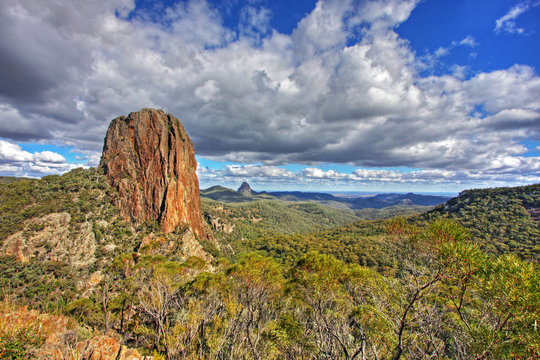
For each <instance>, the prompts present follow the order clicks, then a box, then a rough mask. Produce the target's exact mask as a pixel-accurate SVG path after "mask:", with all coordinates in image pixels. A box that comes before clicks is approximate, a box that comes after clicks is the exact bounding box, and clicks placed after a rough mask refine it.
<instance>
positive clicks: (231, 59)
mask: <svg viewBox="0 0 540 360" xmlns="http://www.w3.org/2000/svg"><path fill="white" fill-rule="evenodd" d="M416 4H417V1H407V0H380V1H352V0H348V1H340V0H328V1H320V2H318V3H317V5H316V7H315V9H313V11H312V12H311V13H310V14H308V15H307V16H306V17H304V18H303V19H302V20H301V21H300V22H299V23H298V25H297V27H296V29H295V30H294V32H293V33H292V35H286V34H280V33H278V32H277V31H275V30H273V29H271V28H270V27H269V26H270V25H269V24H270V23H269V16H270V15H271V14H270V13H269V12H268V11H267V10H264V9H262V8H249V7H246V8H245V9H244V10H243V11H244V15H243V16H244V17H243V20H242V21H243V25H242V26H243V27H244V28H243V30H242V31H240V28H239V29H228V28H226V27H225V26H224V25H223V19H222V18H221V15H220V13H219V12H218V11H217V10H216V9H215V8H214V7H213V5H211V4H210V3H208V2H206V1H203V0H190V1H185V2H180V3H178V4H177V5H174V6H172V7H170V8H168V9H167V10H166V11H165V12H164V14H163V16H161V17H158V18H159V20H160V21H159V22H156V21H154V20H155V18H154V17H153V14H151V13H147V12H145V11H143V10H138V11H136V12H135V13H134V14H132V18H131V20H128V19H127V17H126V16H127V14H128V13H129V11H130V10H132V9H133V8H134V5H133V3H132V2H130V1H105V0H96V1H92V2H85V3H84V4H83V5H81V6H75V5H71V4H65V3H64V2H61V1H47V2H43V1H39V0H5V1H2V2H1V3H0V32H1V33H2V37H1V38H0V77H1V78H2V79H3V81H2V82H0V117H1V119H2V121H0V136H1V137H2V138H4V139H7V140H9V141H10V142H11V143H15V142H17V141H36V140H41V141H49V142H59V143H62V144H65V145H66V146H70V147H74V148H76V149H77V151H78V152H80V153H83V154H84V155H86V156H88V157H89V158H91V163H92V164H97V159H98V158H99V154H100V152H101V150H102V145H103V138H104V136H105V132H106V129H107V126H108V124H109V122H110V121H111V120H112V119H113V118H114V117H116V116H119V115H127V114H128V113H129V112H131V111H136V110H138V109H140V108H142V107H158V108H162V109H164V110H165V111H168V112H171V113H172V114H174V115H175V116H177V117H178V118H180V120H181V121H182V122H183V123H184V125H185V127H186V129H187V131H188V132H189V134H190V136H191V137H192V138H193V140H194V143H195V149H196V152H197V154H198V155H201V156H205V157H208V158H212V159H216V160H228V161H236V162H247V163H262V164H263V165H261V166H263V167H256V166H254V167H250V168H245V167H240V168H230V169H228V170H227V171H228V172H227V173H226V175H227V176H229V177H236V176H246V177H250V176H256V177H259V178H261V179H262V178H265V177H273V178H275V179H283V178H291V177H292V178H295V177H296V176H297V175H294V174H293V175H291V174H289V173H286V172H284V173H283V172H282V171H283V169H282V168H279V167H276V166H275V165H279V164H288V163H301V164H317V163H319V164H320V163H349V164H354V165H355V166H358V167H382V168H385V167H398V166H408V167H411V168H423V169H433V170H429V171H435V170H437V169H438V170H439V171H458V172H459V171H471V173H474V174H482V173H486V174H487V175H486V176H487V178H490V179H491V176H492V175H491V174H495V173H497V172H499V174H500V176H503V177H504V176H506V174H508V173H520V174H524V175H523V176H529V175H530V176H532V175H535V174H534V173H530V172H529V173H527V171H531V169H534V168H535V167H534V166H535V165H534V163H537V161H538V158H528V159H530V160H522V158H521V157H522V156H523V152H524V150H523V147H522V146H520V145H519V144H520V142H521V141H522V140H523V139H526V138H529V137H534V136H538V132H539V129H538V114H539V112H540V110H539V109H540V78H539V77H538V76H537V74H536V73H535V70H534V69H533V68H531V67H528V66H523V65H516V66H513V67H510V68H508V69H501V70H497V71H491V72H481V73H478V74H476V75H475V76H474V77H472V78H470V79H467V78H466V77H465V72H466V71H465V69H463V67H455V69H454V70H455V71H454V72H453V73H452V74H448V75H444V76H428V77H422V76H420V75H419V73H418V68H417V64H418V60H419V59H418V57H416V55H415V54H414V52H413V51H412V50H411V49H410V47H409V44H408V42H407V41H406V40H405V39H402V38H400V37H399V36H398V34H397V33H396V32H395V31H394V29H395V27H396V26H397V25H399V24H400V23H401V22H403V21H405V20H406V19H407V18H408V17H409V15H410V13H411V11H412V10H413V9H414V7H415V6H416ZM115 11H119V12H120V13H121V16H115ZM518 15H519V14H518ZM516 17H517V15H516ZM509 19H510V18H509ZM514 19H515V18H514ZM501 26H502V25H501ZM235 30H237V31H235ZM261 33H264V34H266V36H259V35H260V34H261ZM358 34H360V35H358ZM353 39H356V40H355V41H353ZM476 45H477V41H476V40H475V39H474V38H473V37H471V36H467V37H465V38H464V39H462V40H459V41H456V42H454V43H452V44H451V45H450V46H449V47H447V48H441V49H442V50H441V51H440V54H439V55H440V56H442V55H443V54H444V52H445V51H451V50H452V48H454V47H456V46H467V47H471V48H472V47H475V46H476ZM4 119H6V121H4ZM501 144H504V145H501ZM32 156H34V155H32ZM43 156H45V155H43ZM57 160H58V161H60V160H61V159H59V158H58V159H57ZM516 160H517V161H516ZM270 165H273V166H274V168H268V167H267V166H270ZM276 169H281V170H276ZM207 174H208V176H210V175H212V172H211V171H210V172H207ZM254 174H255V175H254ZM257 174H258V175H257ZM314 174H317V172H313V173H312V175H314ZM213 175H216V174H215V173H214V174H213ZM308 175H309V174H308V172H306V173H305V177H306V178H310V179H312V180H314V179H315V177H313V176H309V177H308ZM320 175H321V178H336V177H337V178H340V179H341V180H344V179H349V180H353V179H352V178H351V176H356V177H358V175H354V174H345V175H346V176H344V177H340V176H341V175H340V174H338V173H335V174H331V173H328V172H326V173H324V174H322V173H321V174H320ZM368 175H369V176H368ZM398 175H399V174H398ZM216 176H218V175H216ZM374 176H379V177H380V178H382V177H383V176H387V178H392V176H397V175H396V174H395V173H388V174H379V175H376V174H372V173H370V174H367V173H366V174H365V178H366V179H370V178H374ZM403 176H405V175H403ZM407 176H408V175H407ZM419 176H420V175H419Z"/></svg>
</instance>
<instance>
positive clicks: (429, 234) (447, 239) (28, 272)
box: [0, 169, 540, 360]
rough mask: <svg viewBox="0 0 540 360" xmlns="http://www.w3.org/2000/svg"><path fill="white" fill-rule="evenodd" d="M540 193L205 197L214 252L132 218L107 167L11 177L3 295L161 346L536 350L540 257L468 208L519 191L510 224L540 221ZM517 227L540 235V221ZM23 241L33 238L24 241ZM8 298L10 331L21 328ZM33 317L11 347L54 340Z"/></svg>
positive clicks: (204, 352) (311, 352) (444, 352)
mask: <svg viewBox="0 0 540 360" xmlns="http://www.w3.org/2000/svg"><path fill="white" fill-rule="evenodd" d="M537 190H538V188H537V187H532V188H525V189H514V190H511V189H506V190H504V191H503V190H494V191H492V193H491V194H490V195H489V196H488V195H484V194H482V191H480V192H474V194H476V196H475V197H473V198H471V200H469V201H468V202H467V203H466V205H463V206H461V207H456V208H454V207H452V206H454V205H453V204H454V202H455V204H459V203H463V202H464V201H465V200H464V198H461V199H457V200H455V201H454V200H453V201H454V202H451V203H449V206H448V207H447V208H446V209H445V208H438V209H436V210H434V211H432V212H430V213H428V214H426V215H424V216H422V217H416V218H411V219H408V220H404V219H399V218H396V219H391V220H385V221H380V220H379V221H356V222H353V223H348V222H349V221H350V220H351V219H353V220H354V219H357V218H356V217H355V216H354V214H353V213H352V212H343V211H341V210H338V209H333V208H328V207H324V206H322V205H320V204H313V203H303V202H295V203H287V202H282V201H267V200H264V201H255V202H249V203H237V204H223V203H219V202H215V201H211V200H204V201H203V206H205V210H206V211H207V216H206V219H207V221H209V222H210V224H211V225H212V226H214V227H215V236H216V238H217V239H218V240H219V241H218V242H217V243H215V244H207V245H209V249H210V248H212V247H213V248H212V249H210V250H211V251H213V254H214V255H215V257H214V259H210V258H208V259H207V261H205V260H203V259H201V258H197V257H188V258H186V257H185V256H182V253H181V252H179V251H178V250H177V248H178V246H179V245H178V244H181V243H182V241H183V238H182V235H181V233H171V234H169V235H164V234H162V233H160V232H159V227H158V226H157V223H156V224H153V223H147V224H143V225H142V226H139V227H135V226H133V225H132V224H128V223H125V222H123V221H122V220H121V219H120V217H119V212H118V210H117V209H116V208H115V207H114V206H113V205H112V202H111V199H113V198H114V196H115V193H114V191H112V190H111V189H110V187H109V186H108V184H107V182H106V181H104V179H103V177H102V175H101V174H100V173H99V172H98V171H96V170H95V169H88V170H82V169H79V170H75V171H72V172H70V173H68V174H66V175H63V176H53V177H46V178H44V179H42V180H24V181H17V182H12V183H10V184H2V185H0V209H1V213H0V216H1V217H2V221H1V224H0V225H1V226H0V230H1V231H2V237H1V238H0V241H1V245H0V248H1V249H2V252H3V254H4V255H3V256H0V287H1V288H2V289H3V290H4V291H2V292H1V293H0V298H1V299H5V298H7V297H9V298H10V299H13V301H15V302H16V303H17V305H18V306H22V305H26V306H28V307H29V308H33V309H39V310H40V311H41V312H42V313H49V314H50V313H52V314H55V316H56V315H59V316H62V317H63V318H66V317H67V318H69V319H70V320H69V322H70V324H72V325H70V326H72V328H73V329H78V330H77V332H71V333H70V334H82V335H83V336H86V337H88V338H84V339H80V340H82V343H83V344H86V341H90V340H91V339H90V338H91V336H90V333H91V332H92V334H96V333H99V334H108V335H110V336H113V337H114V338H117V339H120V341H121V343H122V344H124V345H126V346H127V347H129V348H136V349H138V351H139V352H140V353H141V354H146V355H154V356H155V358H156V359H175V360H176V359H178V360H179V359H225V358H227V359H230V358H233V359H236V358H242V359H325V358H326V359H327V358H333V359H362V358H365V359H395V360H397V359H425V358H440V359H471V358H473V359H505V358H507V359H511V358H515V359H518V358H519V359H534V358H538V357H540V333H539V332H538V331H537V329H536V326H535V323H536V322H537V320H538V319H537V316H538V314H537V311H538V308H540V292H538V288H539V286H540V272H539V269H538V265H537V264H536V263H534V262H531V261H525V260H523V258H521V259H520V258H519V257H518V256H516V255H515V254H512V253H516V254H519V251H520V248H519V247H510V246H507V247H502V248H500V249H497V251H489V252H486V251H484V250H483V249H487V250H490V249H489V247H487V246H486V243H489V241H490V240H491V239H492V237H483V236H484V235H483V234H484V233H483V232H482V231H484V230H483V229H484V227H483V226H487V225H485V224H475V222H477V220H476V218H473V220H471V223H470V224H469V223H468V222H467V221H466V220H467V219H468V217H469V216H473V215H474V216H480V214H481V210H479V209H477V207H478V206H479V205H475V206H473V208H474V209H475V210H474V211H473V210H472V209H470V208H469V207H470V206H472V205H471V204H477V203H478V204H490V206H491V207H492V208H497V209H499V207H497V206H498V205H497V206H495V203H498V201H500V199H506V200H505V201H506V203H507V204H510V205H507V206H506V208H507V209H514V205H512V204H515V211H513V212H512V214H513V215H512V216H513V217H510V216H509V215H506V216H507V217H506V219H507V220H506V221H507V222H508V223H510V222H512V221H518V220H519V219H522V220H523V221H524V223H527V221H529V220H531V221H535V220H532V219H533V218H532V217H531V216H530V213H531V212H533V210H532V209H533V208H534V206H536V205H535V204H537V199H538V197H537V192H536V191H537ZM523 194H527V196H529V198H526V197H525V196H524V195H523ZM531 194H532V195H531ZM462 196H463V194H462ZM512 197H514V198H517V199H519V200H520V201H519V204H518V202H517V201H515V200H514V199H512ZM472 199H474V200H472ZM487 199H489V200H487ZM494 199H496V201H495V200H494ZM518 205H519V206H522V207H523V209H525V211H528V212H527V216H528V217H526V216H525V214H524V213H522V212H521V210H520V209H521V208H520V207H518ZM452 209H453V210H455V211H451V210H452ZM460 210H461V211H460ZM503 210H504V209H502V207H501V208H500V210H498V211H501V212H503ZM518 210H519V211H518ZM504 211H507V210H504ZM55 214H64V215H61V216H60V215H55ZM453 214H454V215H453ZM455 214H461V218H460V217H457V216H455ZM505 214H507V213H505ZM520 214H521V215H523V216H521V215H520ZM55 216H56V217H55ZM488 216H489V215H488ZM514 216H515V218H514ZM44 219H45V220H46V221H45V220H44ZM62 219H64V220H65V222H62V221H64V220H62ZM527 219H529V220H527ZM53 220H54V221H56V222H54V221H53ZM60 220H62V221H60ZM520 221H521V220H520ZM458 222H461V223H462V224H463V226H462V225H460V224H459V223H458ZM530 224H531V225H532V224H535V223H530ZM536 224H537V223H536ZM473 225H475V226H476V227H473ZM501 226H502V225H501ZM516 226H518V227H519V226H521V225H519V224H518V225H516ZM85 229H86V230H88V229H89V230H90V231H86V230H85ZM487 229H488V230H489V228H487ZM520 229H521V228H520ZM56 230H58V231H56ZM60 230H61V231H60ZM313 230H317V231H313ZM55 231H56V232H55ZM55 234H56V235H59V236H56V235H55ZM504 234H506V235H505V236H506V237H507V238H508V240H509V241H512V240H513V241H516V242H518V241H523V242H524V243H527V241H532V242H534V241H537V240H534V239H532V238H531V237H532V236H536V235H535V234H536V233H535V232H534V230H531V232H527V234H528V235H527V236H529V237H527V238H525V239H522V238H519V237H516V236H515V235H516V233H514V232H512V231H510V230H508V231H506V232H505V233H504ZM520 234H521V235H522V234H523V232H520ZM14 239H16V240H17V241H19V242H20V243H23V244H26V245H25V246H27V247H30V248H31V251H28V252H26V253H25V252H20V253H19V252H16V251H15V252H14V253H13V251H12V250H14V247H13V244H19V243H18V242H14ZM58 239H63V240H62V241H59V240H58ZM531 239H532V240H531ZM536 239H538V237H537V238H536ZM81 241H82V242H81ZM9 244H11V245H9ZM77 244H79V246H78V247H77ZM81 244H83V245H81ZM92 244H93V245H92ZM8 245H9V246H8ZM30 245H31V246H30ZM67 245H69V246H71V247H70V248H67V249H65V248H64V247H65V246H67ZM210 245H211V246H210ZM15 248H17V247H16V246H15ZM8 250H9V251H12V253H11V255H9V254H10V252H9V251H8ZM15 250H16V249H15ZM495 252H496V253H495ZM88 254H91V256H88ZM81 259H83V260H84V259H86V260H88V261H86V260H85V261H82V260H81ZM23 309H24V308H23ZM0 310H1V311H0V322H1V323H0V329H6V328H7V326H10V328H14V327H13V326H15V325H17V324H14V323H13V316H12V315H10V314H11V313H12V312H9V311H8V312H5V311H4V312H2V311H3V310H2V309H0ZM17 311H18V310H17ZM17 311H15V313H20V314H23V313H24V311H26V310H21V311H20V312H17ZM5 314H7V315H5ZM32 314H33V315H32V316H30V315H28V316H27V315H24V316H25V318H27V319H30V320H28V323H25V324H22V325H24V327H23V330H20V331H19V330H17V331H16V333H13V334H11V333H7V332H5V331H4V332H2V331H1V330H0V354H2V355H3V356H4V357H5V358H7V359H20V358H31V356H33V354H35V353H36V352H35V351H36V349H39V348H40V347H41V346H42V345H43V344H44V343H45V340H44V338H43V334H41V333H37V332H35V333H33V332H32V331H34V330H35V329H40V328H39V322H40V321H43V320H45V319H47V316H46V315H44V316H41V315H39V316H38V315H36V314H37V313H32ZM21 316H22V315H21ZM34 318H35V321H34V320H31V319H34ZM67 318H66V319H67ZM55 319H57V318H55ZM66 321H67V320H66ZM17 326H18V325H17ZM14 329H15V328H14ZM17 329H19V328H17ZM24 329H29V330H28V331H29V334H30V335H29V336H32V338H28V343H27V344H26V345H28V346H26V345H25V344H21V342H20V341H21V339H23V340H24V339H25V338H24V336H26V335H25V331H26V330H24ZM91 329H94V330H95V332H93V330H91ZM66 336H68V335H66ZM77 336H78V335H77ZM92 336H93V335H92ZM66 339H67V338H66ZM78 343H80V341H79V340H78V341H77V342H70V343H69V344H72V345H73V344H78ZM66 344H68V343H66ZM117 345H118V344H117ZM58 346H60V345H58ZM65 346H66V347H65V348H64V349H63V350H65V351H70V350H73V347H71V348H68V347H67V346H68V345H65ZM69 346H71V345H69ZM85 346H86V345H85ZM118 346H119V345H118ZM2 347H3V348H2ZM8 347H9V349H8ZM8 351H11V352H8ZM6 354H10V355H6ZM66 354H67V353H66Z"/></svg>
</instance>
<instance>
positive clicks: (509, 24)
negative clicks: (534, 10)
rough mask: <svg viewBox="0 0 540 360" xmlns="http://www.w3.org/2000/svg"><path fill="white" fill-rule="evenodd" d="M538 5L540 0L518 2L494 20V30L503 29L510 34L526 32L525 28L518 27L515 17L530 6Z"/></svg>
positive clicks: (500, 30)
mask: <svg viewBox="0 0 540 360" xmlns="http://www.w3.org/2000/svg"><path fill="white" fill-rule="evenodd" d="M538 5H540V2H535V3H531V1H529V0H527V1H522V2H520V3H518V4H517V5H516V6H514V7H513V8H511V9H510V10H509V11H508V12H507V13H506V14H504V15H503V16H501V17H500V18H498V19H497V20H495V29H494V31H495V32H496V33H500V32H502V31H504V32H508V33H511V34H526V30H525V29H524V28H521V27H518V25H517V23H516V19H517V18H518V17H519V16H520V15H521V14H523V13H525V12H526V11H528V10H529V9H530V8H531V7H536V6H538Z"/></svg>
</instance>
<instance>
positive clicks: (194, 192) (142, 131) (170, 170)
mask: <svg viewBox="0 0 540 360" xmlns="http://www.w3.org/2000/svg"><path fill="white" fill-rule="evenodd" d="M99 166H100V167H101V168H103V169H104V171H105V174H106V175H107V177H108V178H109V181H110V182H111V184H112V185H113V186H114V187H115V188H116V189H118V193H119V195H120V196H119V198H120V199H119V203H118V206H119V207H120V209H121V213H122V215H123V217H124V218H125V219H126V220H131V221H133V222H134V223H136V224H140V223H142V222H144V221H147V220H157V221H159V223H160V224H161V226H162V229H163V232H165V233H170V232H172V231H174V230H175V229H176V227H177V226H179V225H181V226H184V225H187V226H190V227H191V228H192V229H193V232H194V233H195V234H196V235H197V236H198V237H199V238H203V237H205V236H206V234H205V229H204V222H203V218H202V214H201V202H200V194H199V182H198V179H197V175H196V174H195V170H196V168H197V161H196V160H195V150H194V148H193V142H192V141H191V139H190V138H189V136H188V134H187V133H186V131H185V129H184V127H183V126H182V124H181V123H180V121H179V120H178V119H176V118H175V117H174V116H172V115H170V114H165V113H164V112H163V111H162V110H154V109H142V110H141V111H139V112H134V113H131V114H129V116H128V117H125V116H120V117H118V118H116V119H114V120H113V121H112V122H111V124H110V126H109V130H108V131H107V135H106V137H105V144H104V146H103V155H102V157H101V162H100V165H99Z"/></svg>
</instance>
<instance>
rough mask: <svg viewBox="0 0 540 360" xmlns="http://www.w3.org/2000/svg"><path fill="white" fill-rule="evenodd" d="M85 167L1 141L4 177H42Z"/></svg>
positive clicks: (0, 161) (1, 162) (0, 155)
mask: <svg viewBox="0 0 540 360" xmlns="http://www.w3.org/2000/svg"><path fill="white" fill-rule="evenodd" d="M83 166H84V165H81V164H70V163H68V162H67V161H66V158H65V157H63V156H62V155H60V154H58V153H55V152H52V151H41V152H35V153H30V152H28V151H25V150H23V149H22V148H21V147H20V146H19V145H17V144H13V143H10V142H9V141H4V140H0V171H1V172H2V173H3V175H8V176H25V177H41V176H44V175H51V174H62V173H64V172H66V171H69V170H72V169H75V168H77V167H83Z"/></svg>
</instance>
